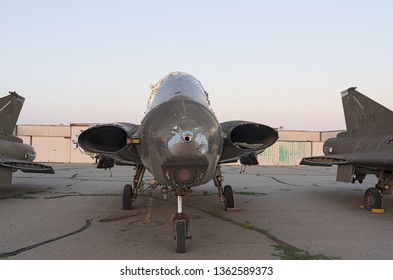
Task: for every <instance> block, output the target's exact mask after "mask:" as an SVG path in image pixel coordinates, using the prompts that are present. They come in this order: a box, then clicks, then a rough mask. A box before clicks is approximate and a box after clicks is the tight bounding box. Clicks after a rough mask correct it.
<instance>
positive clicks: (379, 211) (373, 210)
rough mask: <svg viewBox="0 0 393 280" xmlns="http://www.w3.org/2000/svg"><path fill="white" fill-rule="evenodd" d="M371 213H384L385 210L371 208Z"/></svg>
mask: <svg viewBox="0 0 393 280" xmlns="http://www.w3.org/2000/svg"><path fill="white" fill-rule="evenodd" d="M371 212H372V213H385V209H383V208H372V209H371Z"/></svg>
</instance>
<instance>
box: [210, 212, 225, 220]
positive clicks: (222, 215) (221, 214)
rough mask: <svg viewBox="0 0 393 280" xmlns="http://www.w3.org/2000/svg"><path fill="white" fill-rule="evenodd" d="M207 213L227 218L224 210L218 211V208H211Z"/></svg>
mask: <svg viewBox="0 0 393 280" xmlns="http://www.w3.org/2000/svg"><path fill="white" fill-rule="evenodd" d="M207 213H208V214H209V215H210V216H213V217H216V218H220V219H224V220H225V216H224V213H223V212H222V211H217V210H209V211H207Z"/></svg>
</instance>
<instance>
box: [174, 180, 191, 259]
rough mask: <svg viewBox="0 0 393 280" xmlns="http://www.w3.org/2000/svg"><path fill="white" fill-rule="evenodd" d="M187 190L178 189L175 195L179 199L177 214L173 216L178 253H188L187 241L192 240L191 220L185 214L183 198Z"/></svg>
mask: <svg viewBox="0 0 393 280" xmlns="http://www.w3.org/2000/svg"><path fill="white" fill-rule="evenodd" d="M185 193H186V190H185V189H184V188H176V190H175V195H176V197H177V213H175V214H174V215H173V229H174V238H173V239H174V240H176V253H185V252H186V240H187V239H191V238H192V237H191V236H188V235H187V234H188V228H189V226H190V220H189V218H188V215H187V214H186V213H183V196H184V195H185Z"/></svg>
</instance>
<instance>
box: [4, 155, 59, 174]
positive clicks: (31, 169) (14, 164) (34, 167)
mask: <svg viewBox="0 0 393 280" xmlns="http://www.w3.org/2000/svg"><path fill="white" fill-rule="evenodd" d="M0 166H1V167H3V168H11V169H12V170H20V171H22V172H25V173H47V174H54V173H55V172H54V171H53V169H52V167H51V166H48V165H43V164H39V163H33V162H31V161H27V160H13V159H0Z"/></svg>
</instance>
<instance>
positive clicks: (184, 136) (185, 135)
mask: <svg viewBox="0 0 393 280" xmlns="http://www.w3.org/2000/svg"><path fill="white" fill-rule="evenodd" d="M193 137H194V134H193V133H192V132H191V131H188V130H187V131H183V132H182V133H181V139H182V140H183V141H184V142H191V141H192V138H193Z"/></svg>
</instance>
